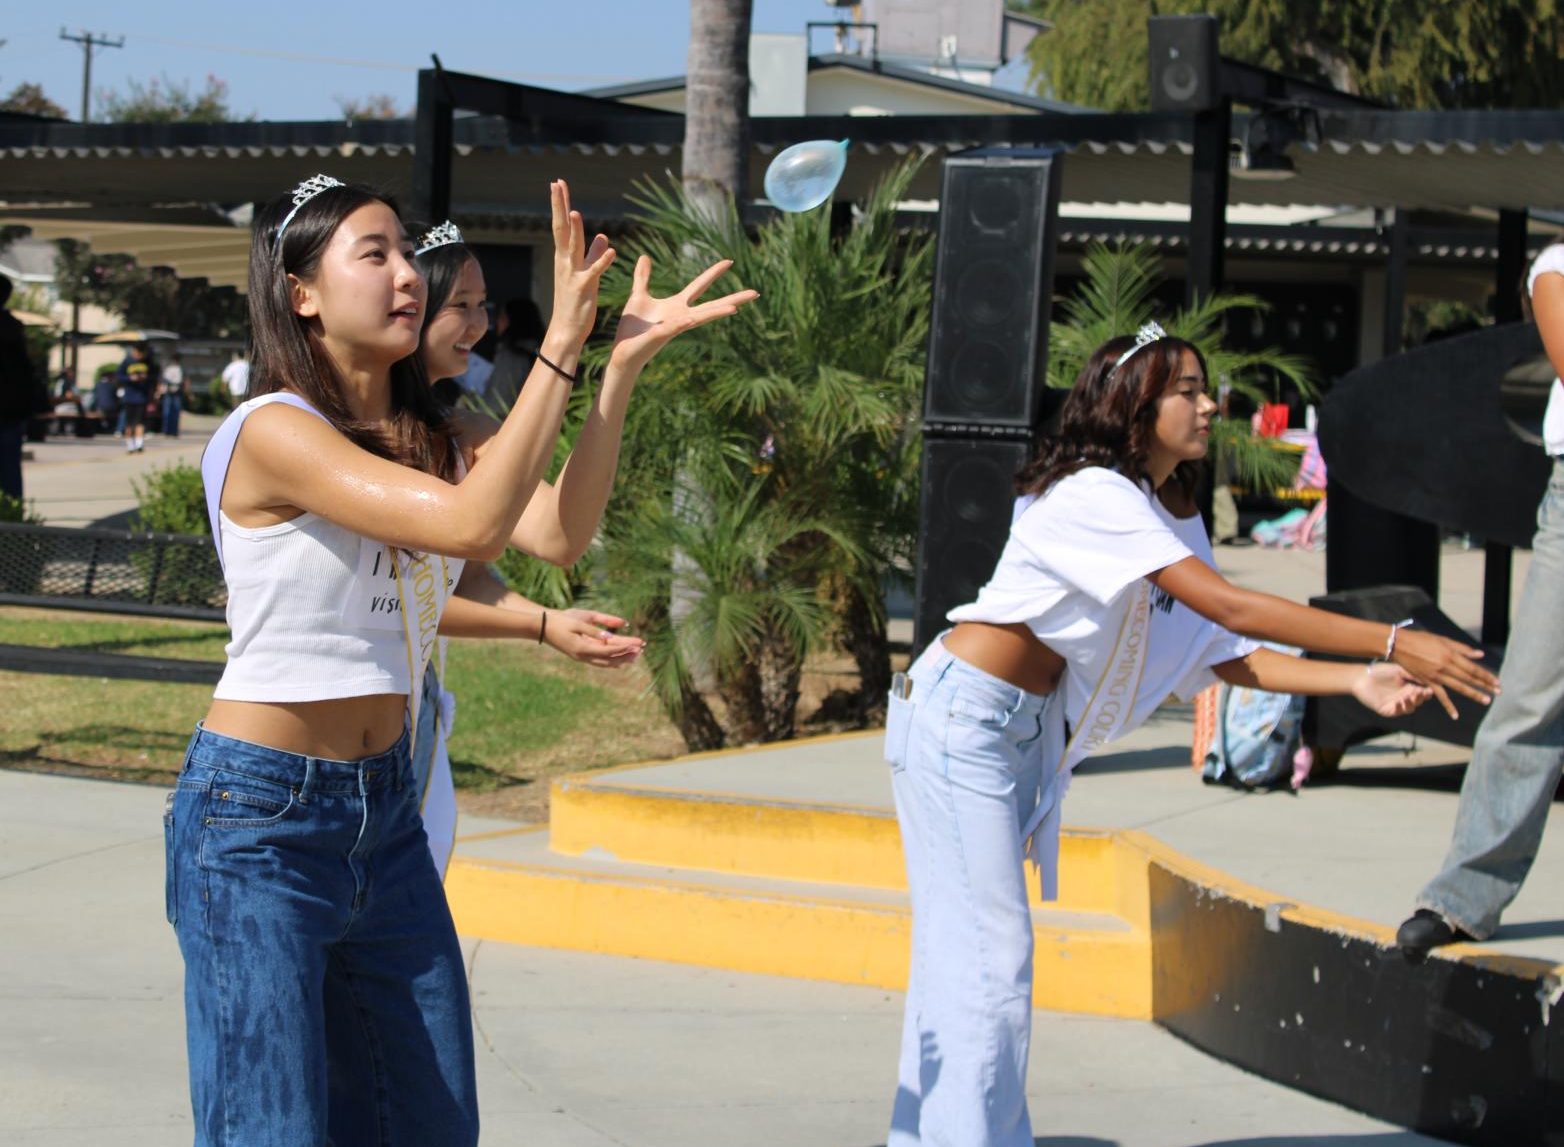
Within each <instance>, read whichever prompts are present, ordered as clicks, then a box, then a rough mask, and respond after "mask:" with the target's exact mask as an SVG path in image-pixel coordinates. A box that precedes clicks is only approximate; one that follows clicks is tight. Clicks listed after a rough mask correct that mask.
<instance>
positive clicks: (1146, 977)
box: [446, 857, 1151, 1019]
mask: <svg viewBox="0 0 1564 1147" xmlns="http://www.w3.org/2000/svg"><path fill="white" fill-rule="evenodd" d="M446 895H447V897H448V899H449V900H450V904H451V911H452V914H453V915H454V916H455V919H456V925H457V930H458V931H459V932H461V933H462V934H463V935H464V936H475V937H480V938H483V939H486V940H497V941H501V942H505V943H512V944H527V945H532V946H535V947H544V948H564V949H569V950H572V951H581V952H600V953H604V954H607V955H616V956H636V957H641V958H643V959H651V960H668V961H673V962H677V963H685V964H696V965H700V966H703V967H713V968H728V969H732V970H734V971H741V972H759V973H765V974H770V975H780V976H793V977H797V978H800V979H811V980H829V981H833V982H836V983H846V984H863V985H869V986H874V987H880V988H888V989H894V990H903V989H905V987H906V983H907V958H908V952H909V950H910V946H911V937H912V918H911V913H910V912H909V911H908V910H907V908H906V907H904V906H902V905H898V904H890V903H885V904H875V903H866V902H855V901H845V900H831V899H826V898H818V897H803V896H787V895H780V894H776V893H771V892H764V891H751V890H744V889H727V888H713V887H710V886H703V885H697V884H693V883H686V882H681V881H674V880H667V879H659V878H653V877H639V876H620V875H604V874H600V873H591V872H574V871H570V870H568V869H563V868H553V867H549V866H544V865H523V864H511V863H506V862H503V861H487V860H476V859H466V858H462V857H458V858H457V859H456V860H455V862H454V863H453V864H452V865H451V870H450V873H449V875H448V876H447V879H446ZM1035 937H1036V945H1037V947H1036V955H1035V957H1034V968H1035V977H1034V982H1035V985H1036V986H1035V991H1034V996H1033V999H1034V1003H1035V1005H1036V1006H1037V1007H1041V1008H1049V1009H1054V1010H1061V1011H1074V1012H1084V1013H1087V1014H1092V1015H1104V1016H1119V1017H1125V1018H1134V1019H1149V1018H1150V1016H1151V943H1150V938H1149V936H1148V935H1147V934H1146V933H1143V932H1138V931H1133V930H1117V929H1115V930H1109V929H1102V930H1095V929H1093V930H1073V931H1072V930H1068V929H1067V928H1065V927H1062V926H1061V925H1059V924H1055V923H1052V922H1049V921H1047V920H1046V918H1045V919H1044V920H1042V922H1040V923H1039V924H1038V926H1037V928H1036V931H1035Z"/></svg>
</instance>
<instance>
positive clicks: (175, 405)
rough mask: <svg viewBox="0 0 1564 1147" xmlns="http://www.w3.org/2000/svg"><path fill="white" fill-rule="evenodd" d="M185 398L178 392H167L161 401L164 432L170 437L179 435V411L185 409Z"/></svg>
mask: <svg viewBox="0 0 1564 1147" xmlns="http://www.w3.org/2000/svg"><path fill="white" fill-rule="evenodd" d="M184 405H185V404H184V399H183V397H182V396H181V395H178V394H165V395H164V396H163V398H162V400H161V402H160V410H161V413H162V416H163V433H164V434H165V435H167V436H168V437H170V438H178V437H179V412H180V411H181V410H183V409H184Z"/></svg>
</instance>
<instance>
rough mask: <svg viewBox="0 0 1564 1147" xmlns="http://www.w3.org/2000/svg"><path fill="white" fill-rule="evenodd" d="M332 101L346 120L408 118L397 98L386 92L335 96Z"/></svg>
mask: <svg viewBox="0 0 1564 1147" xmlns="http://www.w3.org/2000/svg"><path fill="white" fill-rule="evenodd" d="M332 99H333V100H335V101H336V104H337V107H338V108H340V109H341V111H342V118H343V119H346V120H355V119H406V118H407V112H405V111H403V110H402V108H400V107H399V106H398V105H397V102H396V97H395V96H391V95H387V94H386V93H384V92H379V93H377V94H375V95H370V96H333V97H332Z"/></svg>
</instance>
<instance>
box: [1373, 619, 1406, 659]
mask: <svg viewBox="0 0 1564 1147" xmlns="http://www.w3.org/2000/svg"><path fill="white" fill-rule="evenodd" d="M1411 624H1412V619H1411V618H1410V617H1405V618H1402V619H1401V620H1400V621H1398V622H1396V623H1395V624H1394V625H1392V626H1391V627H1390V636H1389V637H1387V638H1385V656H1384V657H1382V658H1380V660H1382V661H1393V660H1394V659H1395V655H1396V634H1398V633H1400V632H1401V631H1402V630H1403V629H1405V628H1406V627H1407V626H1409V625H1411Z"/></svg>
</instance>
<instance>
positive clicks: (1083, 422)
mask: <svg viewBox="0 0 1564 1147" xmlns="http://www.w3.org/2000/svg"><path fill="white" fill-rule="evenodd" d="M1134 345H1135V340H1134V338H1132V337H1131V336H1129V335H1121V336H1119V337H1118V338H1113V339H1109V340H1108V341H1107V342H1105V343H1103V344H1102V345H1101V346H1100V347H1098V348H1097V349H1096V350H1094V351H1093V352H1092V355H1091V358H1089V359H1087V360H1086V365H1085V366H1084V367H1082V368H1081V373H1080V374H1079V375H1077V376H1076V379H1075V385H1074V386H1072V387H1071V388H1070V393H1069V396H1068V397H1067V398H1066V399H1065V400H1064V406H1063V408H1062V409H1061V410H1060V412H1059V430H1058V433H1056V434H1054V435H1052V436H1051V437H1049V438H1046V439H1044V440H1043V442H1042V443H1041V444H1040V445H1039V446H1038V449H1037V454H1036V456H1035V457H1034V458H1033V459H1032V461H1030V462H1028V463H1027V464H1026V465H1025V466H1023V467H1022V468H1021V471H1020V473H1018V474H1017V475H1016V492H1017V493H1019V494H1042V493H1045V492H1046V491H1047V490H1048V488H1049V487H1051V486H1052V485H1053V484H1054V483H1055V482H1057V481H1059V479H1061V478H1064V477H1066V476H1068V475H1070V474H1074V473H1075V472H1076V471H1077V470H1084V469H1085V468H1086V467H1088V466H1102V467H1105V468H1106V469H1109V470H1117V471H1118V472H1119V473H1121V474H1123V475H1124V476H1125V477H1126V478H1128V479H1129V480H1130V481H1132V482H1135V483H1137V484H1139V483H1140V482H1141V481H1142V480H1143V479H1146V478H1147V477H1148V475H1147V472H1146V462H1147V459H1148V458H1149V457H1150V454H1151V437H1152V433H1153V428H1154V427H1155V426H1156V423H1157V399H1159V398H1161V397H1162V394H1163V392H1164V391H1165V390H1167V389H1168V387H1169V386H1171V385H1172V384H1173V383H1175V382H1176V381H1177V380H1178V376H1179V369H1180V367H1182V365H1183V362H1184V352H1185V351H1189V352H1190V353H1192V354H1193V355H1194V356H1195V361H1196V362H1198V363H1199V364H1200V373H1201V375H1202V376H1204V375H1205V373H1206V360H1205V356H1203V355H1202V354H1201V353H1200V348H1199V347H1197V346H1195V345H1194V344H1193V343H1189V342H1185V341H1184V340H1183V339H1179V338H1173V337H1171V336H1169V337H1166V338H1160V339H1158V340H1157V341H1156V342H1154V343H1151V344H1150V345H1148V346H1145V347H1142V348H1141V349H1140V350H1138V351H1136V352H1135V353H1134V354H1133V355H1131V356H1130V358H1129V360H1128V361H1127V362H1125V364H1124V365H1123V366H1121V367H1118V368H1117V369H1115V368H1114V364H1115V363H1116V362H1118V361H1119V356H1120V355H1122V354H1123V353H1124V352H1125V351H1127V350H1129V349H1130V347H1132V346H1134ZM1197 476H1198V472H1197V470H1196V468H1195V467H1194V465H1193V464H1190V463H1180V464H1179V466H1178V468H1177V469H1176V470H1174V472H1173V480H1174V481H1176V482H1178V483H1179V484H1180V485H1181V486H1182V487H1183V488H1184V493H1185V494H1186V495H1190V494H1193V492H1194V487H1195V481H1196V478H1197Z"/></svg>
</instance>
